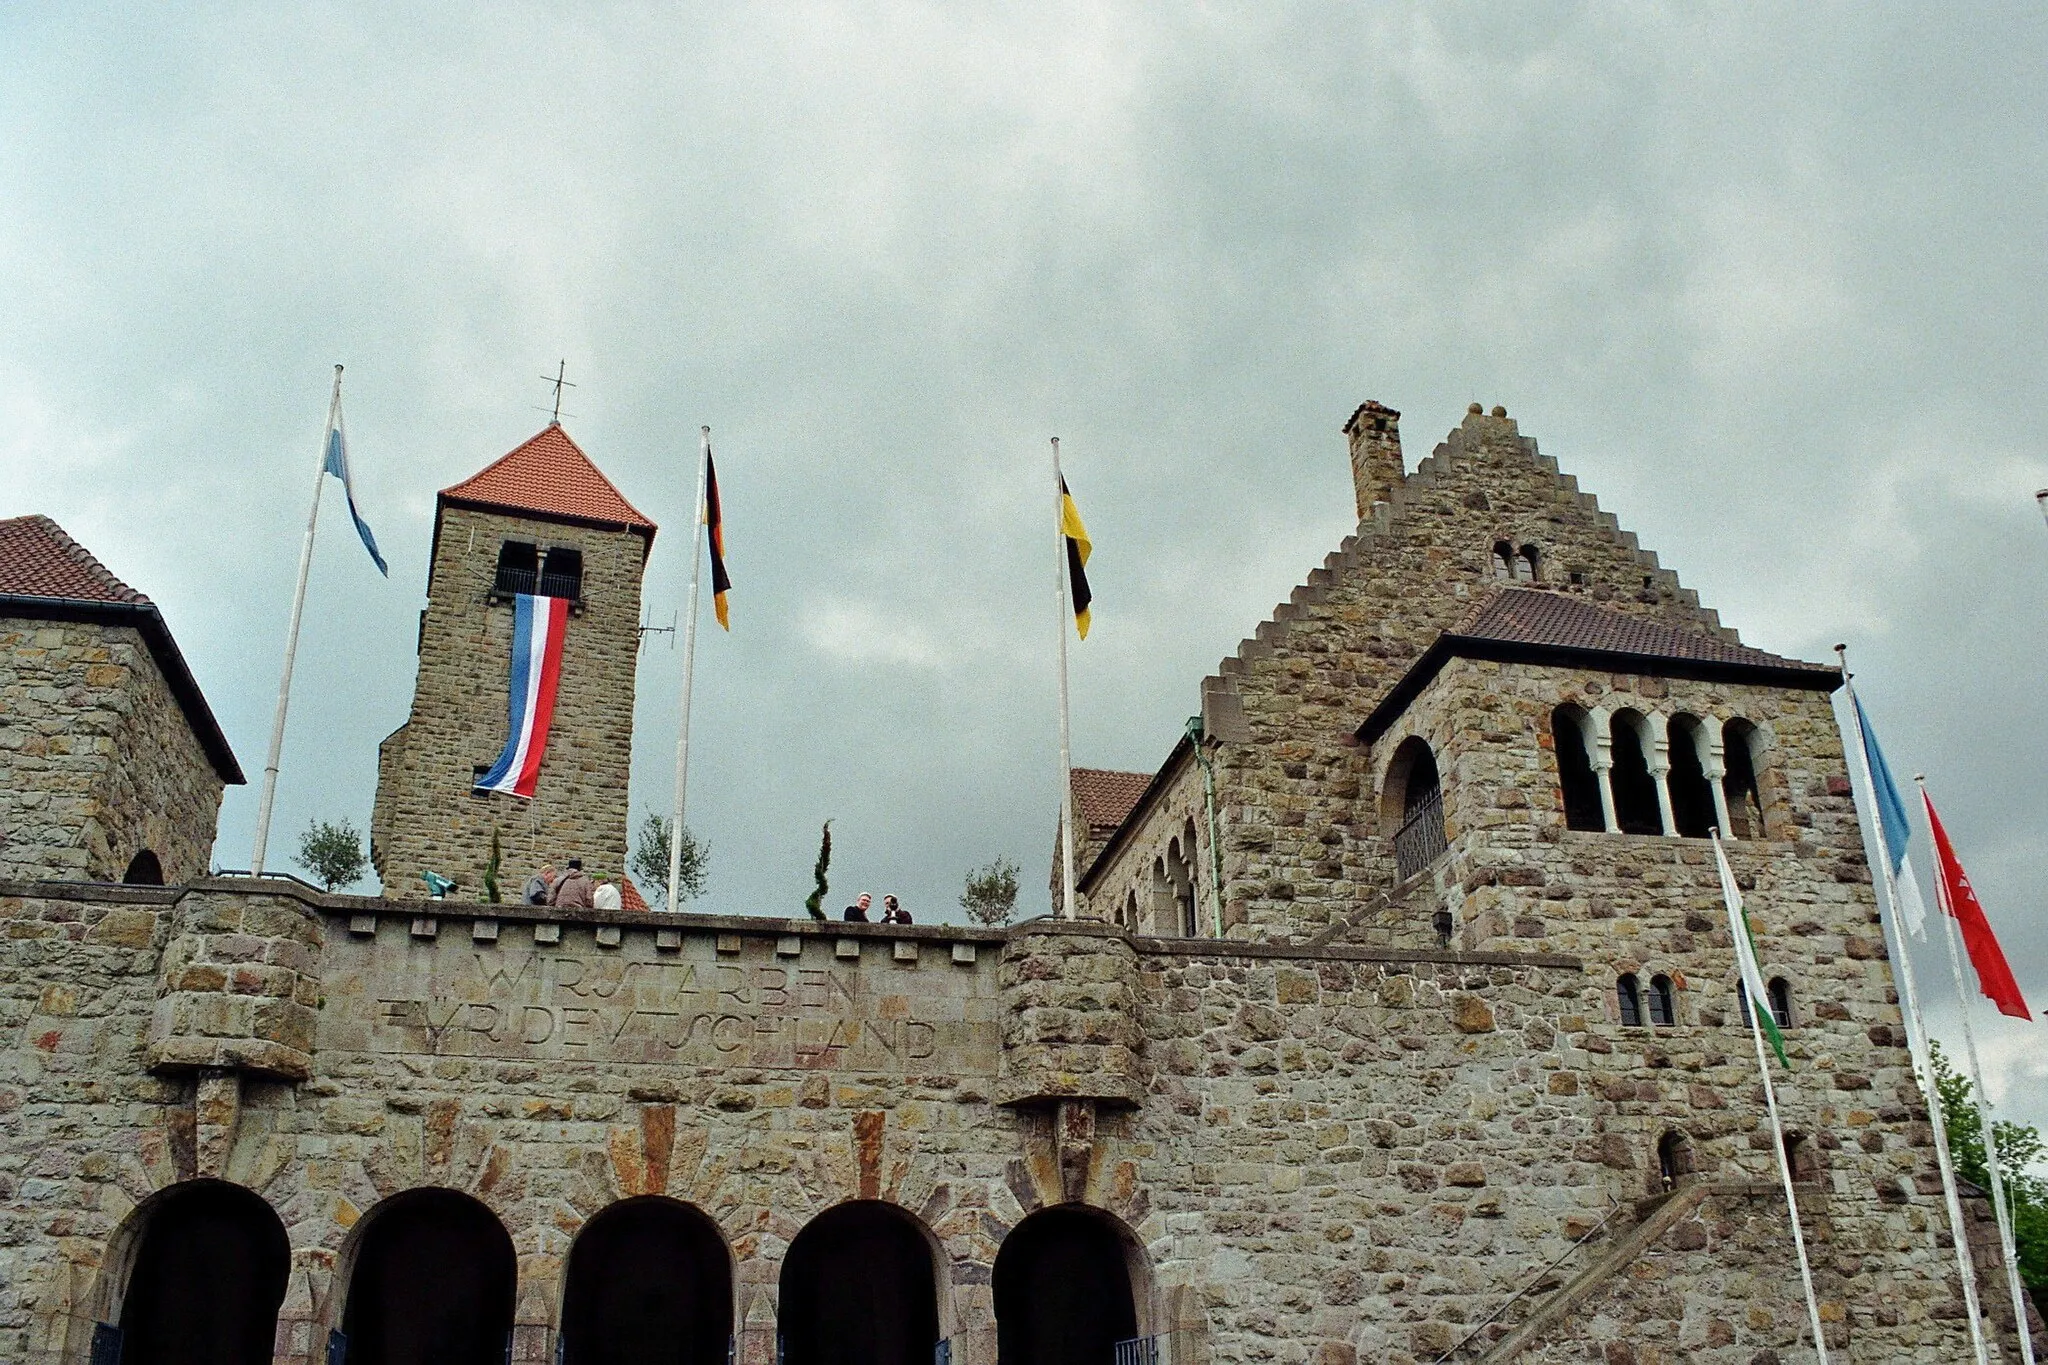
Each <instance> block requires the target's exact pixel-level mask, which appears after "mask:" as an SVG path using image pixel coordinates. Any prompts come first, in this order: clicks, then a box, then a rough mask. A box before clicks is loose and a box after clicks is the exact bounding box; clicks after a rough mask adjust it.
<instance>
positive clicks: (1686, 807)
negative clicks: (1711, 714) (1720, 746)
mask: <svg viewBox="0 0 2048 1365" xmlns="http://www.w3.org/2000/svg"><path fill="white" fill-rule="evenodd" d="M1670 733H1671V771H1670V772H1669V773H1668V774H1667V775H1666V777H1665V781H1666V782H1667V783H1669V784H1670V787H1671V820H1672V823H1673V824H1675V825H1677V826H1678V831H1677V832H1678V833H1679V834H1682V835H1684V836H1685V837H1686V838H1688V839H1704V838H1706V837H1707V834H1708V832H1709V831H1711V830H1712V829H1713V828H1714V785H1713V783H1711V782H1709V781H1708V780H1707V769H1706V761H1705V760H1706V751H1707V730H1706V727H1705V726H1704V725H1701V724H1700V722H1699V720H1698V719H1697V718H1696V717H1693V716H1683V715H1681V716H1673V717H1672V718H1671V732H1670Z"/></svg>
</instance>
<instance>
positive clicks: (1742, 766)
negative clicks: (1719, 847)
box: [1721, 720, 1766, 839]
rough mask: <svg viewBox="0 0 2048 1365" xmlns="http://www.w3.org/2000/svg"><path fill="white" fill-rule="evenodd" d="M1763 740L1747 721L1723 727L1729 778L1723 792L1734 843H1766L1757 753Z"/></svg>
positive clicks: (1724, 757) (1725, 761)
mask: <svg viewBox="0 0 2048 1365" xmlns="http://www.w3.org/2000/svg"><path fill="white" fill-rule="evenodd" d="M1760 738H1761V736H1759V735H1758V733H1757V728H1756V726H1754V725H1752V724H1750V723H1749V722H1748V721H1746V720H1731V721H1729V722H1728V723H1727V724H1726V725H1723V726H1722V727H1721V749H1722V762H1723V763H1724V764H1725V765H1726V769H1727V775H1726V776H1724V777H1723V778H1722V779H1721V792H1722V795H1723V796H1725V797H1726V798H1727V801H1728V835H1729V837H1730V838H1734V839H1762V838H1765V837H1766V835H1765V832H1764V802H1763V792H1762V789H1761V788H1760V787H1759V786H1758V784H1757V768H1756V752H1757V742H1758V740H1759V739H1760Z"/></svg>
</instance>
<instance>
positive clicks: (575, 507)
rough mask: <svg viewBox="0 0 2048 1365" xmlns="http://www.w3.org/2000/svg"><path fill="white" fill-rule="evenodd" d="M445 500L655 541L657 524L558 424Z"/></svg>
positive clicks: (453, 490)
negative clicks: (624, 532)
mask: <svg viewBox="0 0 2048 1365" xmlns="http://www.w3.org/2000/svg"><path fill="white" fill-rule="evenodd" d="M441 499H442V500H443V501H445V502H454V503H463V504H467V505H469V506H472V507H485V508H491V509H493V510H498V511H506V512H521V513H528V514H533V515H539V516H543V517H561V518H564V519H567V520H570V521H579V522H595V523H597V524H599V525H603V526H619V527H623V528H625V529H627V530H630V531H637V532H639V533H640V534H642V535H644V536H646V537H647V538H648V539H650V540H652V539H653V538H654V530H655V527H654V523H653V522H652V521H649V520H648V519H647V517H646V516H645V515H644V514H643V513H641V512H640V511H639V510H638V509H637V508H635V507H634V506H633V504H632V503H630V502H627V501H626V500H625V498H624V497H622V496H621V495H620V493H619V490H618V489H616V488H614V487H613V486H612V481H611V480H610V479H607V478H606V477H605V476H604V474H603V473H602V472H600V471H599V469H598V467H597V466H596V465H594V464H592V463H591V461H590V457H589V456H588V455H585V454H584V453H583V450H582V448H581V447H580V446H578V445H577V444H576V443H575V442H574V441H572V440H570V439H569V433H568V432H566V431H564V430H562V428H561V427H560V426H559V425H558V424H556V423H553V422H550V423H548V425H547V426H546V427H545V428H543V429H542V430H541V432H540V433H539V434H538V435H536V436H534V437H533V438H532V439H531V440H529V441H526V442H525V443H523V444H521V445H519V446H515V447H514V448H513V449H512V450H511V451H510V452H508V453H507V454H506V455H504V456H503V457H502V458H500V459H498V460H496V461H494V462H493V463H491V464H489V465H486V466H485V467H484V468H483V469H481V470H479V471H478V472H476V473H475V474H472V475H471V476H470V477H468V478H466V479H464V480H463V481H462V482H461V483H458V484H456V485H455V486H453V487H452V488H444V489H442V490H441Z"/></svg>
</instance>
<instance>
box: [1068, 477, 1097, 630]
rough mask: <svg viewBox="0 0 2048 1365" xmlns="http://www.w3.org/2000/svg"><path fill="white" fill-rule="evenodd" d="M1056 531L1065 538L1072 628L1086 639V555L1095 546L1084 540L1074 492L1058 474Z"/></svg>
mask: <svg viewBox="0 0 2048 1365" xmlns="http://www.w3.org/2000/svg"><path fill="white" fill-rule="evenodd" d="M1060 534H1062V535H1064V536H1065V537H1066V538H1067V583H1068V585H1069V588H1070V589H1071V591H1072V593H1073V600H1074V629H1075V631H1076V632H1078V633H1079V635H1080V637H1081V638H1082V639H1084V640H1085V639H1087V638H1088V604H1089V603H1090V602H1091V601H1093V600H1094V594H1092V593H1090V592H1089V591H1088V574H1087V565H1088V555H1089V553H1090V552H1091V551H1092V550H1093V549H1094V548H1095V547H1094V546H1093V545H1091V544H1090V543H1089V541H1088V528H1087V527H1086V526H1083V525H1082V524H1081V509H1080V508H1078V507H1076V506H1074V495H1073V494H1072V493H1069V492H1068V491H1067V480H1066V477H1065V476H1064V475H1062V476H1061V477H1060Z"/></svg>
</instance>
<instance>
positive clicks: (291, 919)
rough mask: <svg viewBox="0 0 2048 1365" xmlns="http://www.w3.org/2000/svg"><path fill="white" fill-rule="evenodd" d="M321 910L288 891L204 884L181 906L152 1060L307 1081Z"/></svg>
mask: <svg viewBox="0 0 2048 1365" xmlns="http://www.w3.org/2000/svg"><path fill="white" fill-rule="evenodd" d="M320 950H321V922H320V914H319V911H318V910H317V909H316V908H315V907H314V906H312V905H310V904H308V903H307V901H306V900H305V899H304V898H302V897H300V896H297V895H294V894H291V893H288V892H271V891H268V890H265V891H258V892H253V893H252V892H250V891H248V890H246V889H242V888H236V887H233V886H232V884H227V885H212V886H209V885H202V886H199V887H195V888H193V889H192V890H191V891H189V892H188V893H187V894H186V895H185V896H184V897H183V898H182V899H181V900H180V901H179V902H178V905H177V909H176V911H175V912H174V913H173V916H172V921H171V933H170V941H169V942H168V943H167V944H166V945H165V947H164V954H163V961H162V964H161V966H160V967H159V969H158V975H157V999H156V1007H155V1009H154V1010H153V1011H152V1012H151V1015H150V1021H149V1051H148V1064H149V1066H150V1068H151V1069H152V1070H156V1071H184V1070H192V1069H202V1068H203V1069H209V1070H212V1069H218V1070H230V1071H243V1072H249V1073H251V1074H254V1075H258V1076H267V1077H275V1078H279V1079H283V1080H290V1081H302V1080H305V1079H306V1078H307V1077H308V1076H310V1075H311V1074H312V1070H313V1037H314V1030H315V1026H316V1024H317V1022H318V1011H319V1008H320V975H319V967H320Z"/></svg>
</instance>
